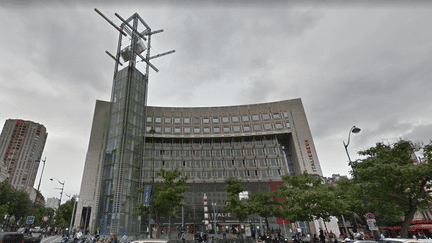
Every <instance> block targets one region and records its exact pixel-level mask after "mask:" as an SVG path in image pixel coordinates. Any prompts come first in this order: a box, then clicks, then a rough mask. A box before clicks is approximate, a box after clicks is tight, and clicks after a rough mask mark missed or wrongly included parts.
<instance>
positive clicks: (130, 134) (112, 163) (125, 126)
mask: <svg viewBox="0 0 432 243" xmlns="http://www.w3.org/2000/svg"><path fill="white" fill-rule="evenodd" d="M146 83H147V78H146V76H145V75H144V74H142V73H141V72H140V71H138V70H137V69H136V68H134V67H130V66H129V67H126V68H124V69H123V70H121V71H119V72H117V74H116V76H115V78H114V86H113V94H112V101H111V110H110V124H109V130H108V136H107V142H106V149H105V158H104V163H103V168H102V178H101V191H100V201H99V210H98V216H97V223H96V227H97V228H99V229H100V230H101V232H102V234H109V233H114V234H127V235H131V234H135V233H136V232H137V230H138V228H139V225H138V224H139V221H138V220H137V216H134V215H133V207H134V205H135V204H136V203H138V202H139V195H138V193H137V188H138V187H139V180H138V178H140V171H141V165H142V152H143V133H144V131H143V130H144V129H143V127H144V124H143V123H144V117H145V116H144V114H145V100H146V97H145V96H146Z"/></svg>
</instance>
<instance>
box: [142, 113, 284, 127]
mask: <svg viewBox="0 0 432 243" xmlns="http://www.w3.org/2000/svg"><path fill="white" fill-rule="evenodd" d="M282 114H283V117H284V118H288V112H286V111H284V112H283V113H282ZM260 118H261V120H263V121H268V120H270V119H272V118H273V119H275V120H278V119H281V113H273V114H270V113H267V114H260V115H242V116H222V117H219V116H212V117H202V118H201V117H183V118H180V117H174V119H172V118H171V117H164V118H162V117H151V116H148V117H147V119H146V122H147V123H153V122H154V123H159V124H160V123H162V121H164V123H165V124H171V123H172V122H173V121H174V124H182V123H183V124H191V123H193V124H201V123H202V124H209V123H210V121H211V122H212V123H213V124H218V123H220V122H223V123H228V122H230V121H231V122H240V119H241V120H242V121H243V122H248V121H259V120H260Z"/></svg>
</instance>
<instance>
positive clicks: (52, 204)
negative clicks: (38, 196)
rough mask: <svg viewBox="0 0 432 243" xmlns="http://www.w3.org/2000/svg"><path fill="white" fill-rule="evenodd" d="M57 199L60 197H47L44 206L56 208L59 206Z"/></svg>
mask: <svg viewBox="0 0 432 243" xmlns="http://www.w3.org/2000/svg"><path fill="white" fill-rule="evenodd" d="M59 200H60V199H58V198H56V197H51V198H47V200H46V203H45V207H47V208H52V209H55V210H57V209H58V206H59Z"/></svg>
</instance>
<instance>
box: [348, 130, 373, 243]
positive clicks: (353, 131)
mask: <svg viewBox="0 0 432 243" xmlns="http://www.w3.org/2000/svg"><path fill="white" fill-rule="evenodd" d="M360 131H361V129H360V128H358V127H356V126H353V127H351V129H350V131H349V134H348V143H347V144H345V142H343V144H344V147H345V151H346V153H347V156H348V161H349V165H350V166H351V169H352V171H353V175H354V180H355V182H356V184H357V175H356V173H355V171H354V168H353V165H352V161H351V158H350V156H349V153H348V145H349V143H350V137H351V133H359V132H360ZM360 194H361V197H362V201H363V204H364V207H365V209H366V212H367V213H370V211H369V208H368V205H367V202H366V198H365V196H364V193H363V190H362V189H361V187H360ZM372 232H373V235H374V238H375V239H378V232H377V231H376V230H372ZM347 233H348V232H347Z"/></svg>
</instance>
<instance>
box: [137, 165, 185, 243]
mask: <svg viewBox="0 0 432 243" xmlns="http://www.w3.org/2000/svg"><path fill="white" fill-rule="evenodd" d="M157 175H158V176H161V177H162V179H163V180H162V182H159V181H158V182H156V186H154V187H153V189H152V195H151V197H150V206H148V207H144V206H143V205H142V204H139V203H138V204H137V205H135V207H134V211H135V215H140V216H145V215H148V214H149V213H151V215H152V216H154V217H155V219H156V225H157V236H156V237H157V238H159V232H160V231H159V228H160V224H161V219H162V217H168V223H169V226H170V227H168V230H169V231H168V236H170V235H171V232H170V230H171V218H177V215H176V214H175V208H176V207H182V206H184V203H183V201H184V199H185V196H184V193H185V192H187V191H188V190H189V187H188V186H184V184H185V183H186V181H187V179H188V178H187V177H186V176H185V177H181V172H180V171H179V170H178V169H177V168H176V169H175V170H171V171H166V170H164V169H161V170H160V171H159V172H158V173H157ZM138 192H140V193H144V187H140V188H139V189H138Z"/></svg>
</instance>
